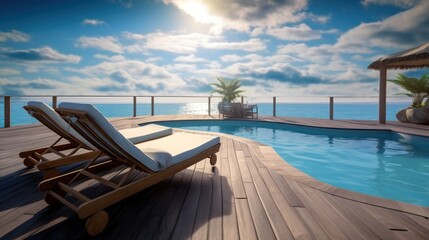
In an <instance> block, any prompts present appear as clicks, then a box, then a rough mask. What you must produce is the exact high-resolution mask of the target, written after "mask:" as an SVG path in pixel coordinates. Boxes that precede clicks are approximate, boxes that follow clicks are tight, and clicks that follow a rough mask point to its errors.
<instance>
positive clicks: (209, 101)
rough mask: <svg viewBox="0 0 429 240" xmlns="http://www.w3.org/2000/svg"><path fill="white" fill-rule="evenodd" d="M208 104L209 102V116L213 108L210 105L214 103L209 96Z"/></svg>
mask: <svg viewBox="0 0 429 240" xmlns="http://www.w3.org/2000/svg"><path fill="white" fill-rule="evenodd" d="M208 104H209V105H208V114H209V116H210V115H211V109H210V107H211V104H212V103H211V97H209V98H208Z"/></svg>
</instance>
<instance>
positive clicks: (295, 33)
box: [266, 23, 322, 41]
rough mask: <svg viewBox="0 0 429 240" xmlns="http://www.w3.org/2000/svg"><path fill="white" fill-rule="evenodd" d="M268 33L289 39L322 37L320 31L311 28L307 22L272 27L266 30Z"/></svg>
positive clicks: (308, 39)
mask: <svg viewBox="0 0 429 240" xmlns="http://www.w3.org/2000/svg"><path fill="white" fill-rule="evenodd" d="M266 34H268V35H271V36H274V37H276V38H278V39H281V40H289V41H310V40H314V39H320V38H321V37H322V35H321V32H320V31H317V30H313V29H311V28H310V26H308V25H307V24H305V23H301V24H299V25H298V26H296V27H283V28H271V29H268V30H267V31H266Z"/></svg>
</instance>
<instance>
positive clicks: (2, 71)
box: [0, 68, 21, 75]
mask: <svg viewBox="0 0 429 240" xmlns="http://www.w3.org/2000/svg"><path fill="white" fill-rule="evenodd" d="M19 74H21V72H20V71H18V70H16V69H13V68H0V75H19Z"/></svg>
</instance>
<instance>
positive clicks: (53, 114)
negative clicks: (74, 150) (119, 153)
mask: <svg viewBox="0 0 429 240" xmlns="http://www.w3.org/2000/svg"><path fill="white" fill-rule="evenodd" d="M27 105H28V106H32V107H37V108H39V109H40V110H42V111H43V112H44V113H45V114H46V115H48V117H49V118H50V119H51V120H52V121H54V122H55V123H56V125H58V126H59V127H61V128H62V129H63V130H64V132H67V133H69V134H70V135H72V136H73V137H74V138H76V139H77V140H79V141H80V142H81V143H83V144H85V146H87V147H89V148H91V149H96V147H94V146H93V145H92V144H91V143H89V142H88V141H87V140H86V139H85V138H83V137H82V136H81V135H80V134H79V133H78V132H76V131H75V130H74V129H73V128H72V127H70V125H69V124H68V123H67V122H66V121H64V119H62V118H61V116H60V115H58V113H57V112H55V111H54V109H52V108H51V107H50V106H48V105H47V104H45V103H43V102H37V101H30V102H28V103H27Z"/></svg>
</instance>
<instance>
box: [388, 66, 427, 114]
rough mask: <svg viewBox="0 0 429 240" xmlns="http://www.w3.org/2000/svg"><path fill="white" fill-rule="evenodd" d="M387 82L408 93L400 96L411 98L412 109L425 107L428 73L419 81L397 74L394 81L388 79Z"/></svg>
mask: <svg viewBox="0 0 429 240" xmlns="http://www.w3.org/2000/svg"><path fill="white" fill-rule="evenodd" d="M388 81H389V82H392V83H394V84H396V85H398V86H400V87H402V88H403V89H405V90H407V91H408V93H400V94H401V95H406V96H408V97H411V99H412V104H411V106H412V107H414V108H418V107H423V106H424V105H425V103H424V99H425V98H427V97H428V96H429V73H426V74H424V75H423V76H422V77H421V78H419V79H417V78H412V77H407V76H405V75H404V74H398V75H397V76H396V79H389V80H388Z"/></svg>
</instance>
